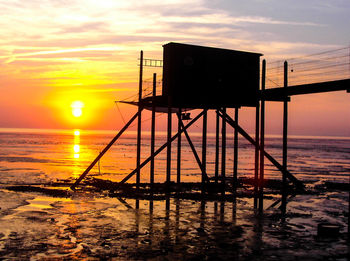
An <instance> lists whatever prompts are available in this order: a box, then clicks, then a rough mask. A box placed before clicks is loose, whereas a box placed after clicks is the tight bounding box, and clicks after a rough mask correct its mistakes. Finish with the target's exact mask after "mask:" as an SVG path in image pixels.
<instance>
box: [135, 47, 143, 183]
mask: <svg viewBox="0 0 350 261" xmlns="http://www.w3.org/2000/svg"><path fill="white" fill-rule="evenodd" d="M142 73H143V51H141V53H140V76H139V106H138V111H139V116H138V118H137V148H136V168H137V169H138V171H137V173H136V188H137V189H138V188H139V186H140V172H141V171H140V168H139V167H140V163H141V122H142V121H141V108H142V106H141V100H142Z"/></svg>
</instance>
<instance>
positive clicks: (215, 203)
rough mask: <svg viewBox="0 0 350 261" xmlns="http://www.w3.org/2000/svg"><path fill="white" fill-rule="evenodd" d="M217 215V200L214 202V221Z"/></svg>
mask: <svg viewBox="0 0 350 261" xmlns="http://www.w3.org/2000/svg"><path fill="white" fill-rule="evenodd" d="M217 217H218V202H216V201H215V202H214V221H217Z"/></svg>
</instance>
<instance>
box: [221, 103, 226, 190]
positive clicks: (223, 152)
mask: <svg viewBox="0 0 350 261" xmlns="http://www.w3.org/2000/svg"><path fill="white" fill-rule="evenodd" d="M222 111H223V112H224V113H226V108H223V109H222ZM221 132H222V133H221V185H222V188H221V189H222V190H221V194H222V195H223V196H224V195H225V187H226V185H225V183H226V180H225V179H226V121H225V120H224V119H222V127H221Z"/></svg>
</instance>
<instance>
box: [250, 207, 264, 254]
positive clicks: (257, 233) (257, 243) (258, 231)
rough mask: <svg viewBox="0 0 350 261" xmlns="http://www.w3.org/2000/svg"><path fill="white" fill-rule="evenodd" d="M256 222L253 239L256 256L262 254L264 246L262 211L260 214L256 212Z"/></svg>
mask: <svg viewBox="0 0 350 261" xmlns="http://www.w3.org/2000/svg"><path fill="white" fill-rule="evenodd" d="M254 220H255V222H254V227H253V232H254V234H253V238H252V249H253V252H254V253H253V254H254V255H259V254H261V247H262V244H263V240H262V235H263V224H262V221H263V216H262V210H259V212H256V215H255V219H254Z"/></svg>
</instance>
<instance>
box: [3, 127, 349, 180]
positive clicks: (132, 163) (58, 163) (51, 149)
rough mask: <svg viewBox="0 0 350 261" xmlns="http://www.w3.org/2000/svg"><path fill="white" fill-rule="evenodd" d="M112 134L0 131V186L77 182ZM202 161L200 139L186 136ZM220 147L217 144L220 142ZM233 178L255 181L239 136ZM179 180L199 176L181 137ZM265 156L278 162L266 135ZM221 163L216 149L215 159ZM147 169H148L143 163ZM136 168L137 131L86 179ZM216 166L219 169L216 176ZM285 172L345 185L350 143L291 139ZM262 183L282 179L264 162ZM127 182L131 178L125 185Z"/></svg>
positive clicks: (278, 147) (160, 173) (158, 173)
mask: <svg viewBox="0 0 350 261" xmlns="http://www.w3.org/2000/svg"><path fill="white" fill-rule="evenodd" d="M116 133H117V132H113V131H84V130H40V129H0V148H1V149H0V178H1V180H0V183H3V184H40V183H43V184H45V183H48V182H51V181H56V180H61V179H71V178H73V179H75V178H77V177H79V176H80V175H81V174H82V173H83V172H84V170H85V169H86V168H87V167H88V166H89V165H90V163H91V162H92V161H93V160H94V159H95V158H96V157H97V156H98V154H99V153H100V152H101V151H102V150H103V149H104V148H105V146H106V145H107V144H108V143H109V142H110V141H111V140H112V138H113V137H114V135H116ZM190 136H191V140H192V142H193V143H194V145H195V148H196V151H197V153H198V155H199V156H200V157H201V149H202V146H201V143H202V137H201V134H199V133H190ZM215 141H216V139H215V135H214V134H209V135H208V138H207V173H208V176H209V177H212V176H214V173H215ZM165 142H166V134H165V133H164V132H159V133H157V134H156V145H155V149H157V148H158V147H160V146H161V145H163V144H164V143H165ZM220 144H221V141H220ZM238 144H239V152H238V177H239V178H240V177H247V178H251V177H253V176H254V158H255V156H254V155H255V154H254V153H255V151H254V146H252V145H251V144H250V143H249V142H248V141H246V140H245V139H244V138H243V137H240V138H239V142H238ZM181 147H182V148H181V180H182V181H186V182H199V181H200V178H201V171H200V168H199V166H198V164H197V163H196V160H195V157H194V155H193V153H192V150H191V148H190V146H189V144H188V142H187V140H186V139H185V137H184V136H183V137H182V144H181ZM265 148H266V151H267V152H268V153H269V154H271V155H272V156H273V157H274V158H275V159H276V160H277V161H279V162H282V138H281V137H279V136H267V137H266V138H265ZM150 149H151V148H150V133H149V132H144V134H143V136H142V146H141V162H142V161H143V160H146V159H147V158H148V157H149V156H150ZM233 151H234V149H233V137H232V136H230V135H229V136H227V142H226V170H225V172H226V176H227V177H229V176H230V175H231V176H232V173H233ZM219 158H221V150H220V157H219ZM171 159H172V164H171V175H172V180H176V173H177V141H175V142H173V144H172V155H171ZM148 165H149V164H148ZM148 165H146V166H145V167H144V168H143V169H142V170H141V181H143V182H148V181H149V178H150V174H149V172H150V171H149V166H148ZM155 166H156V169H155V181H156V182H164V181H165V176H166V174H165V172H166V149H165V150H164V151H162V152H161V153H160V154H159V155H157V156H156V158H155ZM135 167H136V132H132V131H131V132H126V133H124V134H123V135H122V136H121V137H120V138H119V139H118V140H117V141H116V142H115V144H114V145H113V146H112V147H111V148H110V150H109V151H107V153H106V154H105V155H104V156H103V157H102V158H101V160H100V161H99V162H98V164H96V165H95V167H94V168H93V169H92V170H91V171H90V175H91V176H93V177H98V178H102V179H109V180H112V181H120V180H121V179H123V177H125V176H126V175H127V174H129V173H130V172H132V171H133V170H134V169H135ZM221 168H222V167H221V166H219V169H220V171H221ZM288 170H289V171H290V172H291V173H292V174H293V175H295V176H296V177H297V178H298V179H300V180H303V181H312V182H324V181H331V182H339V183H348V182H349V177H350V138H349V137H311V136H290V137H289V138H288ZM265 178H267V179H281V173H280V171H278V170H277V168H276V167H275V166H273V165H272V164H271V163H270V162H269V161H268V159H265ZM130 181H131V182H132V181H133V179H131V180H130Z"/></svg>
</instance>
